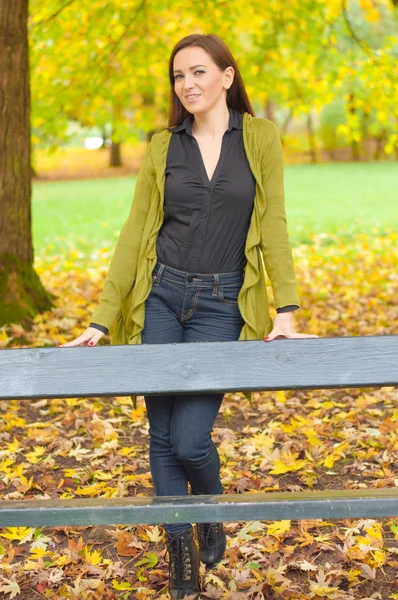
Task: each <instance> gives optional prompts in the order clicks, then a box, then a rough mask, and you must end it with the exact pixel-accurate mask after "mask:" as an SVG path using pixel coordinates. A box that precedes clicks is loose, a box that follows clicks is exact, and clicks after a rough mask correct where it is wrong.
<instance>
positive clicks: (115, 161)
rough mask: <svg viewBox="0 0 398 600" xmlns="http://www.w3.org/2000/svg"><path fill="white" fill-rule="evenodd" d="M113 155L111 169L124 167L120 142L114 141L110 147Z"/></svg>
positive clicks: (111, 155) (111, 156)
mask: <svg viewBox="0 0 398 600" xmlns="http://www.w3.org/2000/svg"><path fill="white" fill-rule="evenodd" d="M109 148H110V151H111V154H110V162H109V166H110V167H121V166H123V165H122V157H121V155H120V142H114V141H112V144H111V145H110V146H109Z"/></svg>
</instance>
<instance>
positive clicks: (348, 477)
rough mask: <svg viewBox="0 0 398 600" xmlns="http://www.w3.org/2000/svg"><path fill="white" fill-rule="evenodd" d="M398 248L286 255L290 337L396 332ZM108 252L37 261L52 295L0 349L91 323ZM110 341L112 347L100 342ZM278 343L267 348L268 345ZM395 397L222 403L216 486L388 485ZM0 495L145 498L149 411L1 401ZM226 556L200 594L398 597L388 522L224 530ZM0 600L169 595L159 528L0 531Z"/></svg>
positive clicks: (396, 556) (345, 599)
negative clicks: (296, 300) (292, 287)
mask: <svg viewBox="0 0 398 600" xmlns="http://www.w3.org/2000/svg"><path fill="white" fill-rule="evenodd" d="M397 242H398V240H397V236H396V234H393V233H391V235H389V236H385V237H380V238H369V237H366V236H356V237H355V238H353V239H352V240H351V241H349V242H348V241H347V240H345V241H344V243H341V241H340V240H339V239H338V238H333V237H332V236H327V235H322V236H318V237H316V238H314V240H313V243H312V244H311V245H306V246H300V247H296V248H295V249H294V255H295V264H296V272H297V278H298V282H299V293H300V296H301V299H302V308H301V310H300V311H298V312H297V313H296V316H295V322H296V327H297V330H298V331H301V332H308V333H316V334H317V335H319V336H323V337H336V336H356V335H391V334H398V318H397V317H398V305H397V298H398V275H397V268H396V266H397V264H398V243H397ZM108 259H109V255H108V254H107V253H106V251H104V252H102V253H99V254H98V256H97V257H96V260H93V257H91V259H90V264H87V265H86V268H83V269H82V268H79V269H77V268H74V262H73V255H71V256H70V257H69V258H68V259H67V260H63V259H62V258H60V257H59V256H51V255H47V256H44V255H43V256H41V258H40V259H36V269H37V271H38V273H39V274H40V277H41V279H42V281H43V282H44V284H45V286H46V287H47V289H48V290H49V291H50V292H52V293H53V294H55V295H56V296H57V300H56V306H55V307H54V309H53V310H52V311H51V312H48V313H45V314H43V315H38V316H37V318H36V319H35V320H34V322H33V323H32V324H29V323H25V326H24V327H23V326H21V325H10V326H6V327H3V328H1V329H0V347H2V348H16V347H32V346H54V345H58V344H60V343H63V342H65V341H68V340H70V339H73V338H74V337H76V336H77V335H78V334H80V333H81V332H82V330H83V329H84V328H85V327H86V326H87V325H88V323H89V321H90V314H91V313H92V311H93V310H94V307H95V305H96V301H97V299H98V294H99V292H100V290H101V286H102V282H103V278H104V276H105V274H106V270H107V265H108ZM103 341H104V343H108V342H107V340H106V339H104V340H103ZM271 343H272V342H271ZM397 400H398V390H397V389H396V388H391V387H384V388H380V389H358V390H327V391H310V392H303V391H300V392H294V391H291V392H283V391H280V392H275V393H262V394H254V406H250V404H249V403H248V401H247V400H246V399H245V398H244V397H243V396H242V395H241V394H228V395H226V396H225V399H224V402H223V405H222V407H221V410H220V413H219V415H218V417H217V420H216V424H215V427H214V431H213V438H214V440H215V442H216V445H217V447H218V450H219V454H220V459H221V476H222V482H223V486H224V489H225V493H244V492H260V491H261V492H273V491H276V490H279V491H299V490H306V489H314V490H315V489H319V490H320V489H328V488H330V489H343V488H346V489H362V488H381V487H397V486H398V403H397ZM0 409H1V417H2V418H1V420H0V441H1V443H0V448H1V451H0V494H1V498H2V499H8V500H11V499H15V500H20V499H29V498H48V499H50V498H75V497H78V498H82V497H85V498H87V497H104V498H110V497H125V496H138V495H142V496H150V495H154V491H153V487H152V481H151V474H150V470H149V454H148V423H147V420H146V413H145V404H144V401H143V398H139V400H138V405H137V408H136V409H134V407H133V405H132V402H131V399H130V398H107V399H100V398H84V399H76V398H69V399H62V400H58V399H53V400H40V401H35V402H29V401H21V402H15V401H8V402H3V403H2V404H1V406H0ZM225 529H226V533H227V550H226V552H225V555H224V558H223V560H222V561H221V563H219V564H218V565H217V566H216V567H215V568H214V569H212V570H211V571H209V572H206V571H205V568H204V565H201V572H200V575H201V585H202V590H203V591H202V593H201V598H206V599H215V600H246V599H248V600H265V599H271V600H280V599H289V600H306V599H308V598H311V599H314V600H320V599H325V598H327V599H332V600H353V599H355V600H360V599H361V600H365V599H375V600H378V599H380V600H384V599H390V598H391V599H395V600H397V599H398V576H397V567H398V517H391V518H387V519H380V520H374V519H350V520H348V519H347V520H340V521H323V520H320V519H314V520H306V521H275V522H267V521H261V522H259V521H254V522H249V523H243V522H239V523H237V522H236V523H233V522H228V523H225ZM0 539H1V541H0V567H1V571H0V593H1V597H4V598H14V597H18V598H21V599H23V600H25V599H29V600H35V599H39V598H46V599H47V598H48V599H52V598H57V599H71V600H83V599H89V600H96V599H100V598H101V599H107V600H108V599H109V600H111V599H112V600H113V599H116V598H122V599H136V600H145V599H147V598H154V599H156V598H165V599H167V598H169V596H168V592H167V582H168V564H167V561H166V556H165V538H164V531H163V528H162V527H161V526H145V525H143V526H137V525H134V526H118V527H114V526H110V527H108V528H106V527H58V528H42V529H32V528H21V527H14V528H7V529H1V530H0Z"/></svg>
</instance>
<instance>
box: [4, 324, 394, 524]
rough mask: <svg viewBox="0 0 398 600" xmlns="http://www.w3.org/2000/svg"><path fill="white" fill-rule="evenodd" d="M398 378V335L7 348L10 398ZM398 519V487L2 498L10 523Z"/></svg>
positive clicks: (369, 383)
mask: <svg viewBox="0 0 398 600" xmlns="http://www.w3.org/2000/svg"><path fill="white" fill-rule="evenodd" d="M397 384H398V335H393V336H366V337H344V338H308V339H295V340H287V339H279V340H274V341H272V342H270V343H266V342H263V341H238V342H217V343H195V344H159V345H138V346H128V345H125V346H95V347H93V348H88V347H75V348H34V349H28V348H27V349H8V350H7V349H6V350H1V351H0V399H4V400H7V399H16V400H22V399H42V398H67V397H73V398H78V397H99V396H130V395H143V394H165V393H169V394H179V393H194V392H213V391H218V392H234V391H246V390H252V391H267V390H292V389H303V390H305V389H308V390H310V389H323V388H353V387H355V388H356V387H359V388H367V387H381V386H395V385H397ZM148 443H149V441H148ZM391 516H398V488H388V489H361V490H330V489H328V490H325V491H303V492H298V493H291V492H288V493H279V492H270V493H255V494H253V493H247V494H223V495H216V496H211V495H207V496H195V495H192V496H191V495H190V496H183V497H156V496H155V497H153V496H152V497H150V496H149V497H147V498H144V497H131V498H110V499H104V498H94V499H91V498H89V499H72V500H24V501H1V502H0V527H10V526H30V527H40V526H59V525H62V526H64V525H111V524H114V525H116V524H136V523H141V524H159V523H178V522H206V521H251V520H280V519H315V518H320V519H341V518H353V517H391Z"/></svg>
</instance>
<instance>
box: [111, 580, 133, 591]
mask: <svg viewBox="0 0 398 600" xmlns="http://www.w3.org/2000/svg"><path fill="white" fill-rule="evenodd" d="M112 587H113V588H114V589H115V590H132V589H133V588H132V586H131V585H130V584H129V583H128V581H121V582H120V583H119V582H118V581H117V580H116V579H112Z"/></svg>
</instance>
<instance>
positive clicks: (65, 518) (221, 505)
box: [0, 488, 398, 527]
mask: <svg viewBox="0 0 398 600" xmlns="http://www.w3.org/2000/svg"><path fill="white" fill-rule="evenodd" d="M210 515H211V519H210V520H211V521H253V520H266V521H274V520H281V519H282V520H283V519H346V518H350V519H353V518H356V517H368V518H374V517H392V516H395V515H398V488H388V489H367V490H321V491H304V492H269V493H263V492H257V493H246V494H219V495H216V496H211V495H206V496H199V495H198V496H196V495H194V496H175V497H173V496H160V497H157V496H155V497H153V496H152V497H148V496H146V497H137V496H134V497H131V498H77V499H73V500H21V501H19V500H17V501H14V500H12V501H2V502H1V503H0V527H10V526H14V527H16V526H18V527H23V526H25V527H42V526H48V527H54V526H61V525H118V524H124V525H127V524H137V523H146V524H154V525H155V524H158V523H180V522H184V523H185V522H188V523H203V522H207V521H209V517H210Z"/></svg>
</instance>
